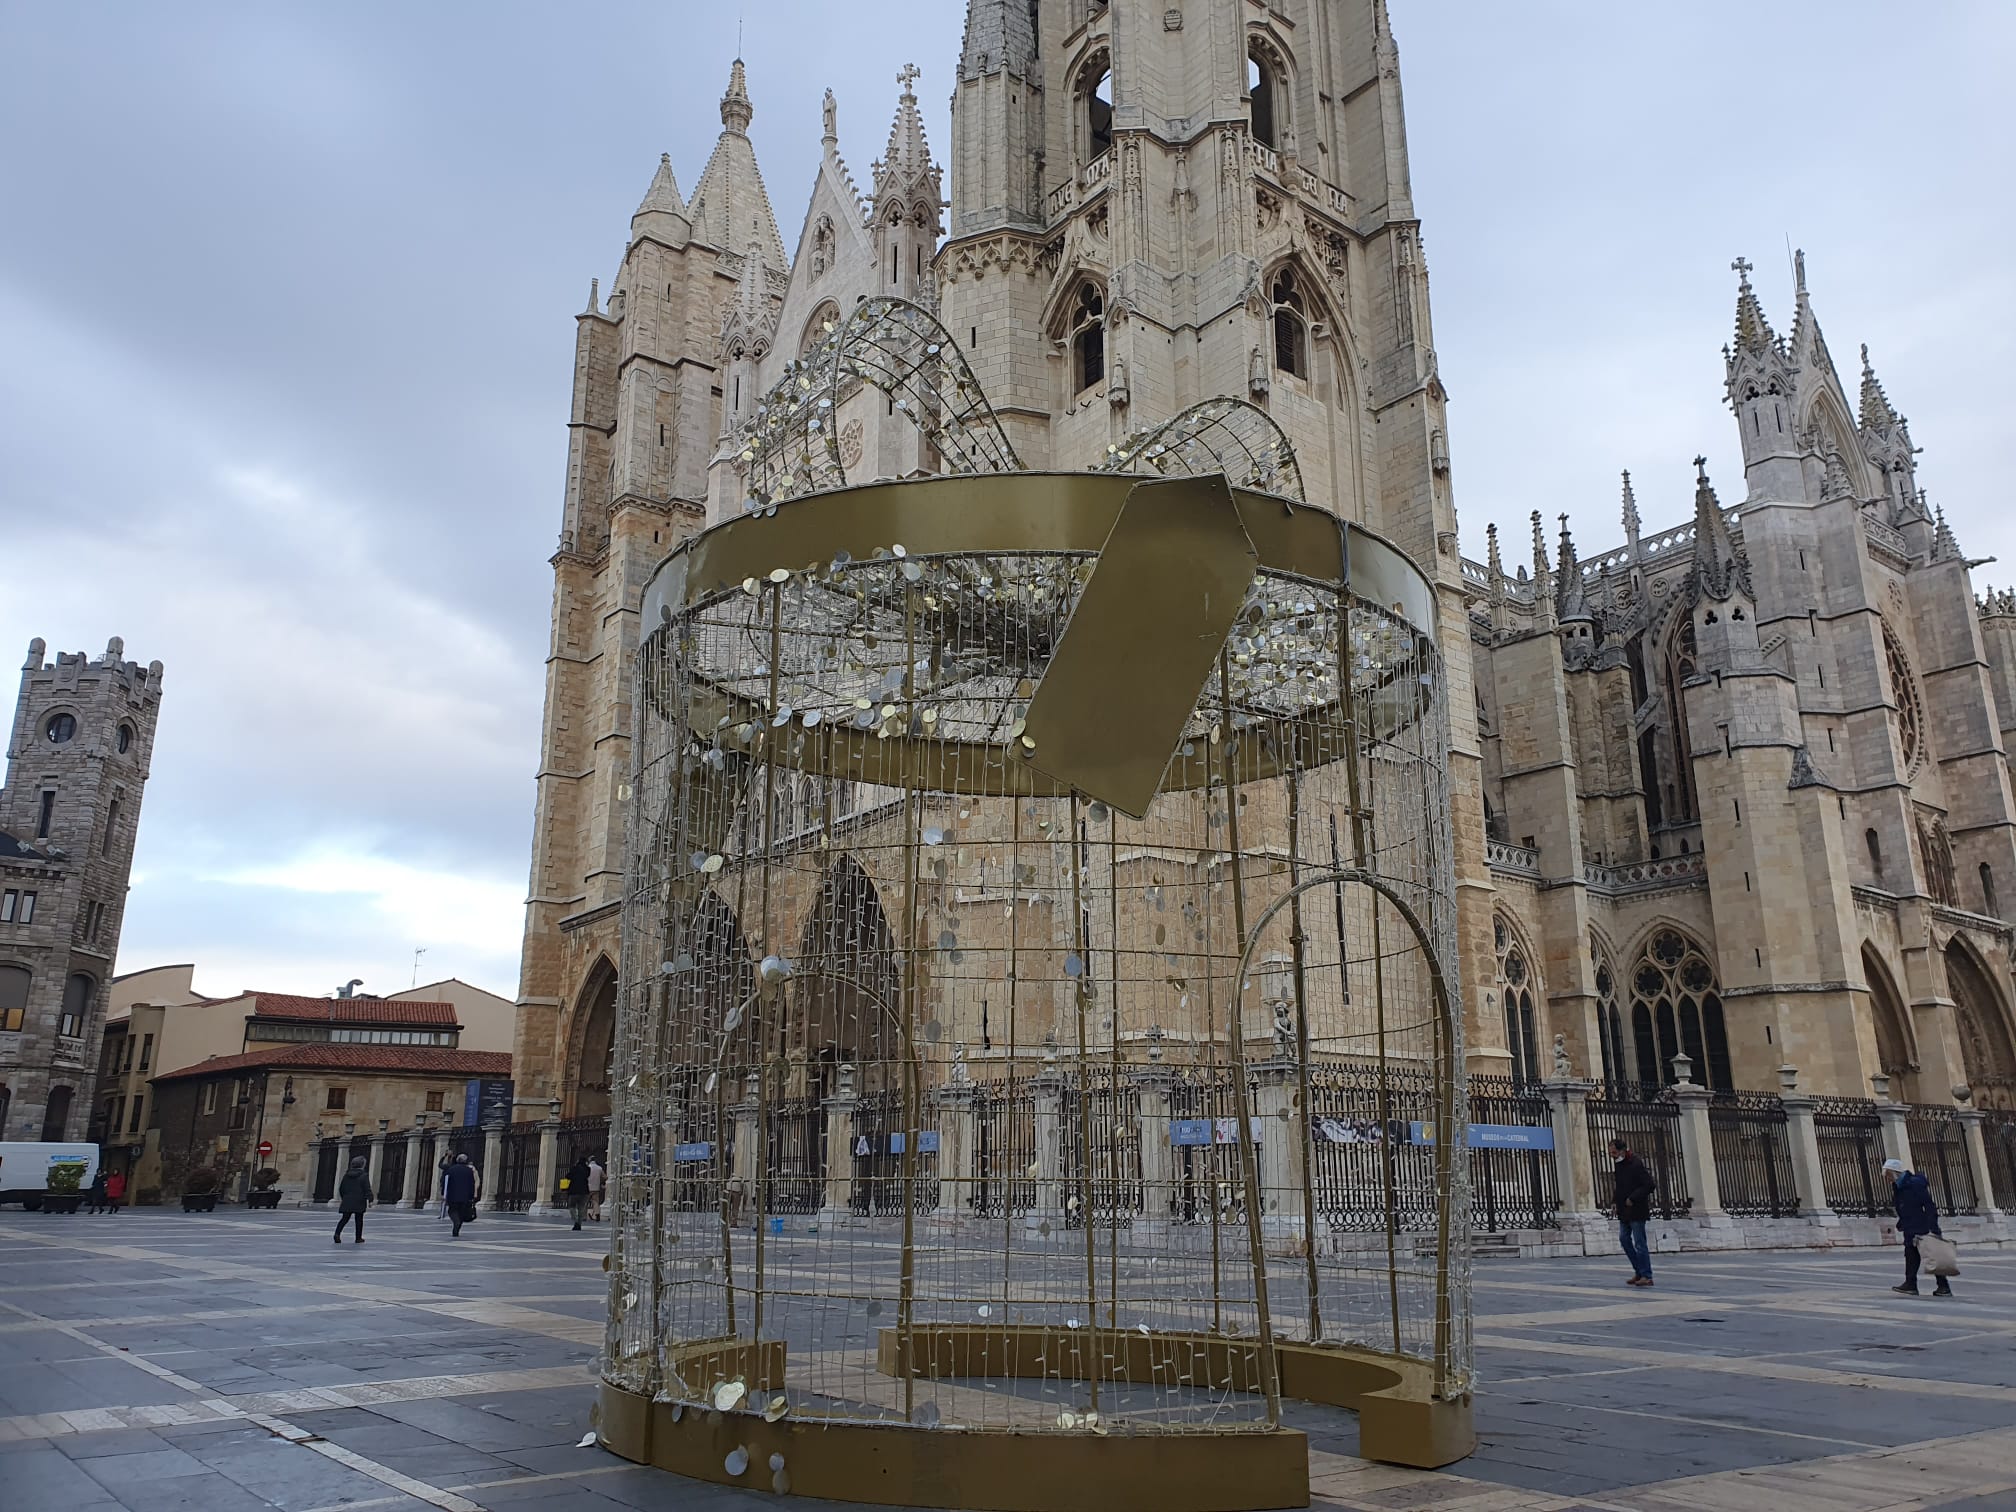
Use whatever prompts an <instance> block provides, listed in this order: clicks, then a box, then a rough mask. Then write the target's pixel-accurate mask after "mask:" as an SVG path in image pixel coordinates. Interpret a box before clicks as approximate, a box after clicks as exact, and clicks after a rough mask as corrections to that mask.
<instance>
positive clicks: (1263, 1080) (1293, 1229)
mask: <svg viewBox="0 0 2016 1512" xmlns="http://www.w3.org/2000/svg"><path fill="white" fill-rule="evenodd" d="M1253 1076H1254V1080H1255V1082H1256V1083H1257V1085H1256V1086H1255V1087H1254V1090H1253V1124H1249V1125H1248V1126H1247V1127H1246V1128H1245V1129H1242V1130H1241V1131H1240V1133H1241V1135H1242V1136H1243V1137H1249V1138H1250V1137H1251V1136H1252V1134H1253V1125H1254V1124H1257V1125H1258V1126H1259V1134H1260V1147H1259V1149H1258V1150H1256V1151H1255V1152H1254V1157H1255V1160H1256V1162H1257V1167H1258V1170H1259V1174H1260V1214H1261V1219H1260V1232H1261V1233H1263V1234H1265V1235H1267V1236H1269V1237H1277V1236H1278V1237H1285V1238H1292V1239H1300V1238H1302V1237H1303V1235H1304V1233H1305V1228H1306V1226H1305V1225H1304V1223H1303V1221H1302V1220H1303V1212H1302V1170H1303V1164H1304V1162H1305V1161H1307V1160H1308V1158H1309V1138H1308V1134H1307V1133H1306V1132H1305V1128H1306V1126H1305V1125H1304V1124H1303V1123H1302V1121H1301V1120H1300V1119H1298V1118H1295V1117H1293V1116H1292V1114H1293V1110H1292V1109H1291V1108H1290V1107H1289V1106H1288V1103H1289V1093H1290V1092H1291V1090H1292V1089H1293V1088H1294V1085H1295V1066H1294V1063H1293V1062H1292V1061H1286V1060H1269V1061H1262V1062H1261V1063H1260V1064H1259V1065H1258V1066H1256V1067H1254V1069H1253ZM1241 1111H1242V1112H1243V1111H1244V1110H1243V1109H1242V1110H1241Z"/></svg>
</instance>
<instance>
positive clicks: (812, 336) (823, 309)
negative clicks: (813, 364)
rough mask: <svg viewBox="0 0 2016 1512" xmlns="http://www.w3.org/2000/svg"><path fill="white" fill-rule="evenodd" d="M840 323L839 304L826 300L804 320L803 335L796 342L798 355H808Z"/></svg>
mask: <svg viewBox="0 0 2016 1512" xmlns="http://www.w3.org/2000/svg"><path fill="white" fill-rule="evenodd" d="M839 324H840V306H838V305H837V304H835V303H833V301H832V300H830V299H829V300H827V301H826V302H825V303H824V304H822V305H820V306H819V308H818V309H816V310H814V311H813V312H812V318H811V319H810V320H808V321H806V322H805V335H804V337H803V338H802V339H801V340H800V341H799V343H798V355H799V356H800V357H810V356H811V355H812V353H813V352H814V351H815V350H816V349H817V348H818V346H819V344H820V343H821V342H822V341H824V340H825V339H826V338H827V337H828V336H831V335H832V334H833V332H834V330H835V329H836V328H837V327H838V326H839Z"/></svg>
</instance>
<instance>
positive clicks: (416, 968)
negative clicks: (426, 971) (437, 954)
mask: <svg viewBox="0 0 2016 1512" xmlns="http://www.w3.org/2000/svg"><path fill="white" fill-rule="evenodd" d="M425 954H427V947H426V946H425V945H419V946H415V947H414V950H413V985H414V986H415V987H418V986H419V985H420V957H422V956H423V955H425Z"/></svg>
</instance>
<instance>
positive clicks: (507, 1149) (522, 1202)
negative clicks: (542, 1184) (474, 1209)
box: [490, 1122, 539, 1213]
mask: <svg viewBox="0 0 2016 1512" xmlns="http://www.w3.org/2000/svg"><path fill="white" fill-rule="evenodd" d="M497 1163H498V1165H499V1166H500V1167H501V1169H500V1170H498V1171H496V1172H493V1173H490V1174H491V1175H493V1176H494V1177H495V1179H496V1185H495V1187H494V1188H492V1196H491V1206H493V1207H494V1208H496V1209H497V1210H498V1211H499V1212H503V1213H522V1212H524V1211H525V1210H526V1209H527V1208H529V1207H530V1206H532V1204H533V1203H535V1202H537V1201H538V1200H539V1125H538V1124H537V1123H532V1122H527V1123H514V1124H507V1125H506V1126H505V1127H504V1129H503V1130H502V1131H501V1135H500V1138H499V1139H498V1144H497Z"/></svg>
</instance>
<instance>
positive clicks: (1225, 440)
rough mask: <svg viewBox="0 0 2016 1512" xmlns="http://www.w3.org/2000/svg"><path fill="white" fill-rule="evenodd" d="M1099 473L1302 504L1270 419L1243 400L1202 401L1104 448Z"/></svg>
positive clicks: (1292, 467) (1293, 464) (1298, 474)
mask: <svg viewBox="0 0 2016 1512" xmlns="http://www.w3.org/2000/svg"><path fill="white" fill-rule="evenodd" d="M1100 471H1102V472H1134V473H1151V472H1152V473H1155V474H1158V475H1160V476H1162V477H1183V478H1201V477H1208V476H1210V475H1212V474H1214V473H1215V474H1222V475H1223V476H1224V477H1225V478H1226V479H1227V480H1228V481H1229V482H1230V483H1231V484H1232V486H1233V487H1234V488H1250V489H1252V490H1253V491H1254V492H1256V493H1266V494H1274V495H1276V496H1278V497H1280V498H1283V499H1292V500H1294V501H1295V502H1296V503H1298V504H1300V503H1304V502H1306V500H1307V498H1308V494H1307V493H1306V492H1305V491H1304V489H1303V485H1302V464H1301V463H1300V462H1299V461H1297V460H1296V457H1295V447H1294V444H1293V443H1292V442H1291V441H1289V439H1288V435H1287V432H1285V431H1283V430H1282V429H1281V426H1280V424H1279V423H1278V422H1277V421H1276V420H1275V419H1274V417H1273V416H1272V415H1270V414H1268V413H1267V411H1265V410H1263V409H1261V408H1260V407H1259V406H1258V405H1257V404H1251V403H1249V402H1247V401H1246V400H1244V399H1231V398H1218V399H1206V400H1204V401H1203V402H1202V403H1201V404H1193V405H1191V406H1190V408H1188V409H1186V410H1184V411H1183V412H1182V413H1181V414H1178V415H1176V416H1174V417H1172V418H1171V419H1168V420H1165V421H1163V422H1162V423H1161V424H1160V425H1156V426H1153V427H1151V428H1150V429H1148V430H1146V431H1140V432H1137V433H1135V434H1134V435H1132V436H1129V437H1128V438H1127V439H1126V440H1125V441H1122V442H1119V443H1117V444H1116V445H1114V446H1112V447H1110V448H1108V455H1107V459H1106V461H1105V462H1104V463H1102V464H1101V466H1100Z"/></svg>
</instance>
